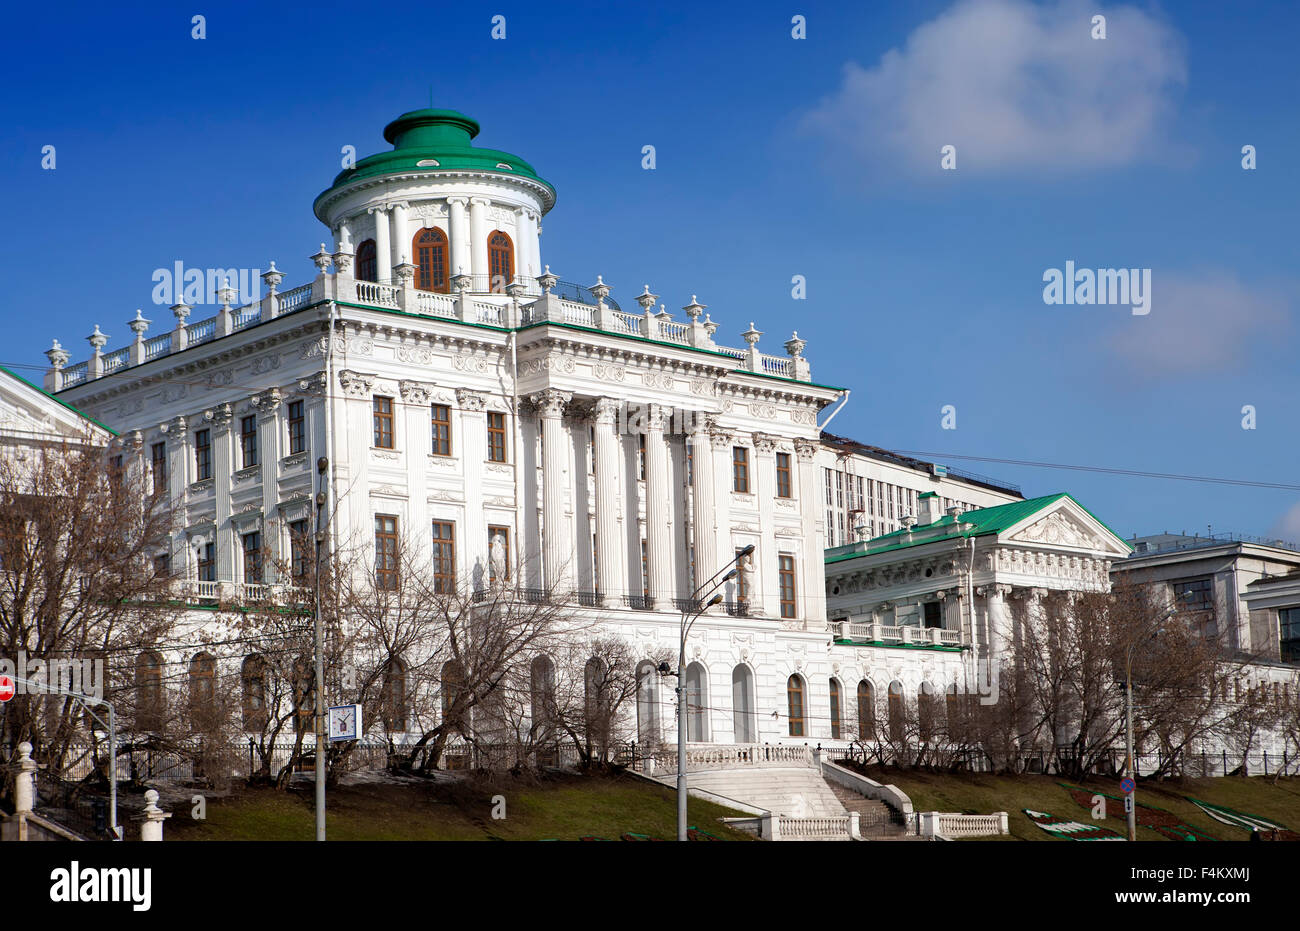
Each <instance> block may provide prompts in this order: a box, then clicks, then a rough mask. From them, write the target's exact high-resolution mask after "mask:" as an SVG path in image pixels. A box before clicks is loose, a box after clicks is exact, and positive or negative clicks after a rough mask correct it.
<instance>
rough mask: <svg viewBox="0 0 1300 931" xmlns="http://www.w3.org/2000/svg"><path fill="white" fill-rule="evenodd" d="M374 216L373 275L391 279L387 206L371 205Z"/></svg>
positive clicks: (380, 278) (391, 268)
mask: <svg viewBox="0 0 1300 931" xmlns="http://www.w3.org/2000/svg"><path fill="white" fill-rule="evenodd" d="M370 212H371V213H372V214H374V217H375V277H376V278H378V279H379V280H380V281H385V282H391V281H392V280H393V246H392V243H391V241H390V239H391V237H390V236H389V235H388V208H387V207H371V208H370Z"/></svg>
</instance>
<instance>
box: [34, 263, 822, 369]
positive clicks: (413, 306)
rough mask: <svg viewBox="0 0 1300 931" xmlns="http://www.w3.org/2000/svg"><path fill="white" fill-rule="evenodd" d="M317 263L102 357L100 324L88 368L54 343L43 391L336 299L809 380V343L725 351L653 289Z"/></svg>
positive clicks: (179, 316)
mask: <svg viewBox="0 0 1300 931" xmlns="http://www.w3.org/2000/svg"><path fill="white" fill-rule="evenodd" d="M313 258H314V259H315V260H316V262H317V266H318V267H319V268H321V269H322V271H321V274H320V275H318V276H317V277H316V279H315V280H314V281H312V282H310V283H308V284H305V285H301V286H299V287H296V288H293V289H291V290H289V291H285V292H283V293H278V292H277V291H276V289H275V286H276V285H278V284H279V282H280V280H281V279H282V278H283V275H282V273H281V272H279V271H278V270H276V269H275V267H274V263H272V269H271V271H269V272H267V273H265V274H263V275H262V278H263V279H264V280H265V281H266V283H267V287H268V291H267V293H266V294H265V295H264V296H263V297H262V298H261V299H260V300H257V301H254V302H253V303H250V304H245V305H244V306H242V307H231V306H230V304H229V298H231V297H233V296H234V294H235V291H234V289H233V288H229V287H226V288H223V289H222V290H221V291H219V292H218V294H219V296H220V297H221V298H222V299H223V300H226V301H227V303H224V304H223V305H222V306H221V309H220V310H219V311H218V312H217V314H216V315H215V316H212V317H207V318H205V319H202V320H197V321H194V322H192V323H191V322H188V318H189V315H190V310H191V308H190V307H189V306H188V305H185V304H177V305H175V306H174V307H172V312H173V313H174V315H175V317H176V326H175V329H173V330H171V331H170V332H168V333H163V334H161V335H158V336H154V337H151V338H148V339H146V338H145V333H146V332H147V330H148V328H149V323H150V322H149V321H148V320H145V319H143V317H142V316H141V315H140V314H139V313H137V315H136V319H135V320H133V321H130V323H129V325H130V328H131V330H132V331H133V332H134V333H135V340H134V341H133V342H132V343H131V344H129V345H127V346H124V347H122V348H120V349H115V350H113V351H112V352H108V353H105V352H104V351H103V350H104V346H105V345H106V344H107V342H108V337H107V336H106V335H105V334H103V333H102V332H100V330H99V328H98V327H96V328H95V332H94V333H93V334H92V335H91V336H89V337H87V339H88V341H89V342H90V344H91V346H92V348H93V350H94V352H93V355H92V356H91V358H90V359H89V360H87V361H86V362H80V363H77V364H76V365H71V366H69V365H68V361H69V359H68V353H67V352H66V351H65V350H63V348H62V347H61V346H60V345H59V343H58V341H57V340H56V341H55V343H54V345H53V347H51V349H49V350H48V351H47V352H46V356H47V357H48V358H49V359H50V363H51V368H50V369H49V370H48V371H47V373H46V378H45V387H46V390H49V391H62V390H64V389H66V388H72V387H74V386H77V385H81V384H84V383H85V382H87V381H91V380H94V379H97V378H102V377H103V376H105V375H110V374H113V373H116V372H120V371H122V370H124V369H127V368H131V367H133V366H137V365H143V364H145V363H147V362H154V361H156V360H158V359H161V358H163V357H164V356H167V355H170V354H172V353H176V352H183V351H185V350H186V349H190V348H193V347H195V346H201V345H203V344H205V343H208V342H212V341H213V340H217V339H221V338H223V337H226V336H231V335H233V334H235V333H239V332H241V331H243V330H247V329H250V328H251V327H254V326H258V325H260V324H263V323H266V322H269V321H270V320H272V319H274V318H276V317H283V316H286V315H289V314H294V313H297V312H299V311H302V310H305V309H306V308H308V307H311V306H314V305H316V304H318V303H321V302H324V301H329V300H336V301H341V302H345V303H350V304H356V305H361V306H365V307H373V308H376V309H379V310H397V311H401V312H403V313H406V314H411V315H413V316H420V317H428V318H433V319H445V320H456V321H459V322H462V323H470V324H476V325H481V326H492V327H500V328H502V329H514V328H521V327H530V326H538V325H542V324H559V325H563V326H573V327H583V328H587V329H591V330H597V331H603V332H608V333H613V334H617V335H619V336H632V337H640V338H642V339H645V340H649V341H653V342H659V343H667V344H671V345H677V346H684V347H687V348H691V349H700V350H705V351H708V352H712V353H716V354H718V355H720V356H723V357H725V358H727V359H730V360H734V361H735V362H736V363H737V364H736V366H735V367H736V368H737V369H739V370H741V371H748V372H752V373H754V374H757V375H767V376H772V377H777V378H787V379H792V380H796V381H804V382H807V381H811V380H812V375H811V371H810V369H809V366H808V361H807V360H806V359H804V358H803V348H804V341H803V340H801V339H799V336H798V334H797V333H796V334H794V336H793V337H792V338H791V339H790V340H788V341H786V343H785V344H784V346H785V350H786V354H785V355H784V356H780V355H767V354H765V353H761V352H759V351H758V341H759V337H761V336H762V334H761V333H760V332H759V331H757V330H755V329H754V326H753V324H752V323H751V324H750V328H749V330H748V331H747V332H745V333H743V334H742V336H743V337H744V339H745V342H746V343H747V344H748V348H746V349H736V348H731V347H728V346H720V345H718V344H716V343H715V342H714V341H713V336H714V333H715V332H716V331H717V328H718V325H717V324H716V323H714V322H713V321H712V320H711V319H710V318H709V317H708V316H707V315H704V316H703V318H702V319H701V315H702V313H703V311H704V309H705V308H704V305H702V304H700V303H698V302H697V301H696V300H695V298H694V296H692V298H691V303H690V304H687V305H686V306H685V307H684V308H683V310H685V311H686V314H687V316H688V318H689V319H688V320H686V321H683V320H673V319H672V316H671V314H669V313H668V312H667V311H666V310H665V309H664V306H663V305H662V304H658V303H657V302H658V295H654V294H651V293H650V290H649V287H648V286H647V288H646V290H645V293H644V294H641V295H639V296H638V297H637V303H638V304H640V305H641V307H642V311H643V312H642V313H640V314H637V313H629V312H627V311H624V310H623V309H622V308H620V307H619V304H618V302H617V301H615V300H613V299H612V298H611V297H610V296H609V288H608V286H606V285H605V284H604V283H603V282H601V281H600V280H599V279H598V280H597V283H596V284H595V285H592V286H586V285H580V284H576V283H574V282H570V281H560V280H559V279H558V278H556V277H555V276H554V275H552V274H551V273H550V270H549V268H548V269H547V271H546V274H544V275H542V276H540V277H538V278H523V277H516V278H515V279H513V280H512V281H511V282H509V284H506V285H504V286H502V282H501V281H500V280H489V279H488V277H487V276H486V275H458V276H455V277H453V278H452V279H451V281H450V285H451V286H452V293H445V292H440V291H424V290H420V289H419V288H417V287H416V286H415V276H414V271H413V267H412V266H411V265H409V264H406V265H403V266H401V267H400V270H401V271H402V273H403V277H402V278H400V279H399V280H397V281H382V282H380V281H366V280H362V279H358V278H355V277H354V276H353V275H352V274H351V259H352V257H351V256H350V255H349V256H348V257H347V261H346V262H345V261H344V260H343V255H342V254H341V253H340V254H336V255H335V256H328V255H326V254H325V253H324V252H323V250H322V253H319V254H318V255H316V256H314V257H313ZM335 260H337V262H338V263H339V268H338V270H337V271H335V272H333V273H331V274H326V273H325V271H324V269H325V268H327V267H328V266H329V264H330V263H331V262H332V261H335ZM656 305H657V307H658V310H657V312H656Z"/></svg>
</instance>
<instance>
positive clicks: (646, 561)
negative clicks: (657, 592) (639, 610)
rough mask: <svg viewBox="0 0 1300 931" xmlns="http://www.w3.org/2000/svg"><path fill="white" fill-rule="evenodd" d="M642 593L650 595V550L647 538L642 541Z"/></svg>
mask: <svg viewBox="0 0 1300 931" xmlns="http://www.w3.org/2000/svg"><path fill="white" fill-rule="evenodd" d="M641 593H642V594H643V595H645V596H646V597H647V598H649V597H650V551H649V550H648V549H646V544H645V540H642V541H641Z"/></svg>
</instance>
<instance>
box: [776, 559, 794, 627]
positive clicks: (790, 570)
mask: <svg viewBox="0 0 1300 931" xmlns="http://www.w3.org/2000/svg"><path fill="white" fill-rule="evenodd" d="M777 565H778V575H779V576H780V583H781V616H782V617H794V616H795V615H796V612H795V606H794V602H795V588H794V557H793V556H790V555H789V554H787V553H782V554H781V555H780V556H779V557H777Z"/></svg>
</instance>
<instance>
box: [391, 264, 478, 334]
mask: <svg viewBox="0 0 1300 931" xmlns="http://www.w3.org/2000/svg"><path fill="white" fill-rule="evenodd" d="M401 258H402V261H400V262H398V263H397V264H396V265H395V266H393V272H394V274H396V275H397V284H398V287H399V288H400V289H401V290H399V291H398V292H397V306H399V307H401V308H402V310H404V311H406V312H407V313H408V314H411V313H415V312H416V310H418V308H417V307H416V305H415V301H416V298H415V266H414V265H412V264H411V263H410V262H408V261H406V256H405V255H403V256H402V257H401ZM461 319H464V318H463V317H462V318H461Z"/></svg>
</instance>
